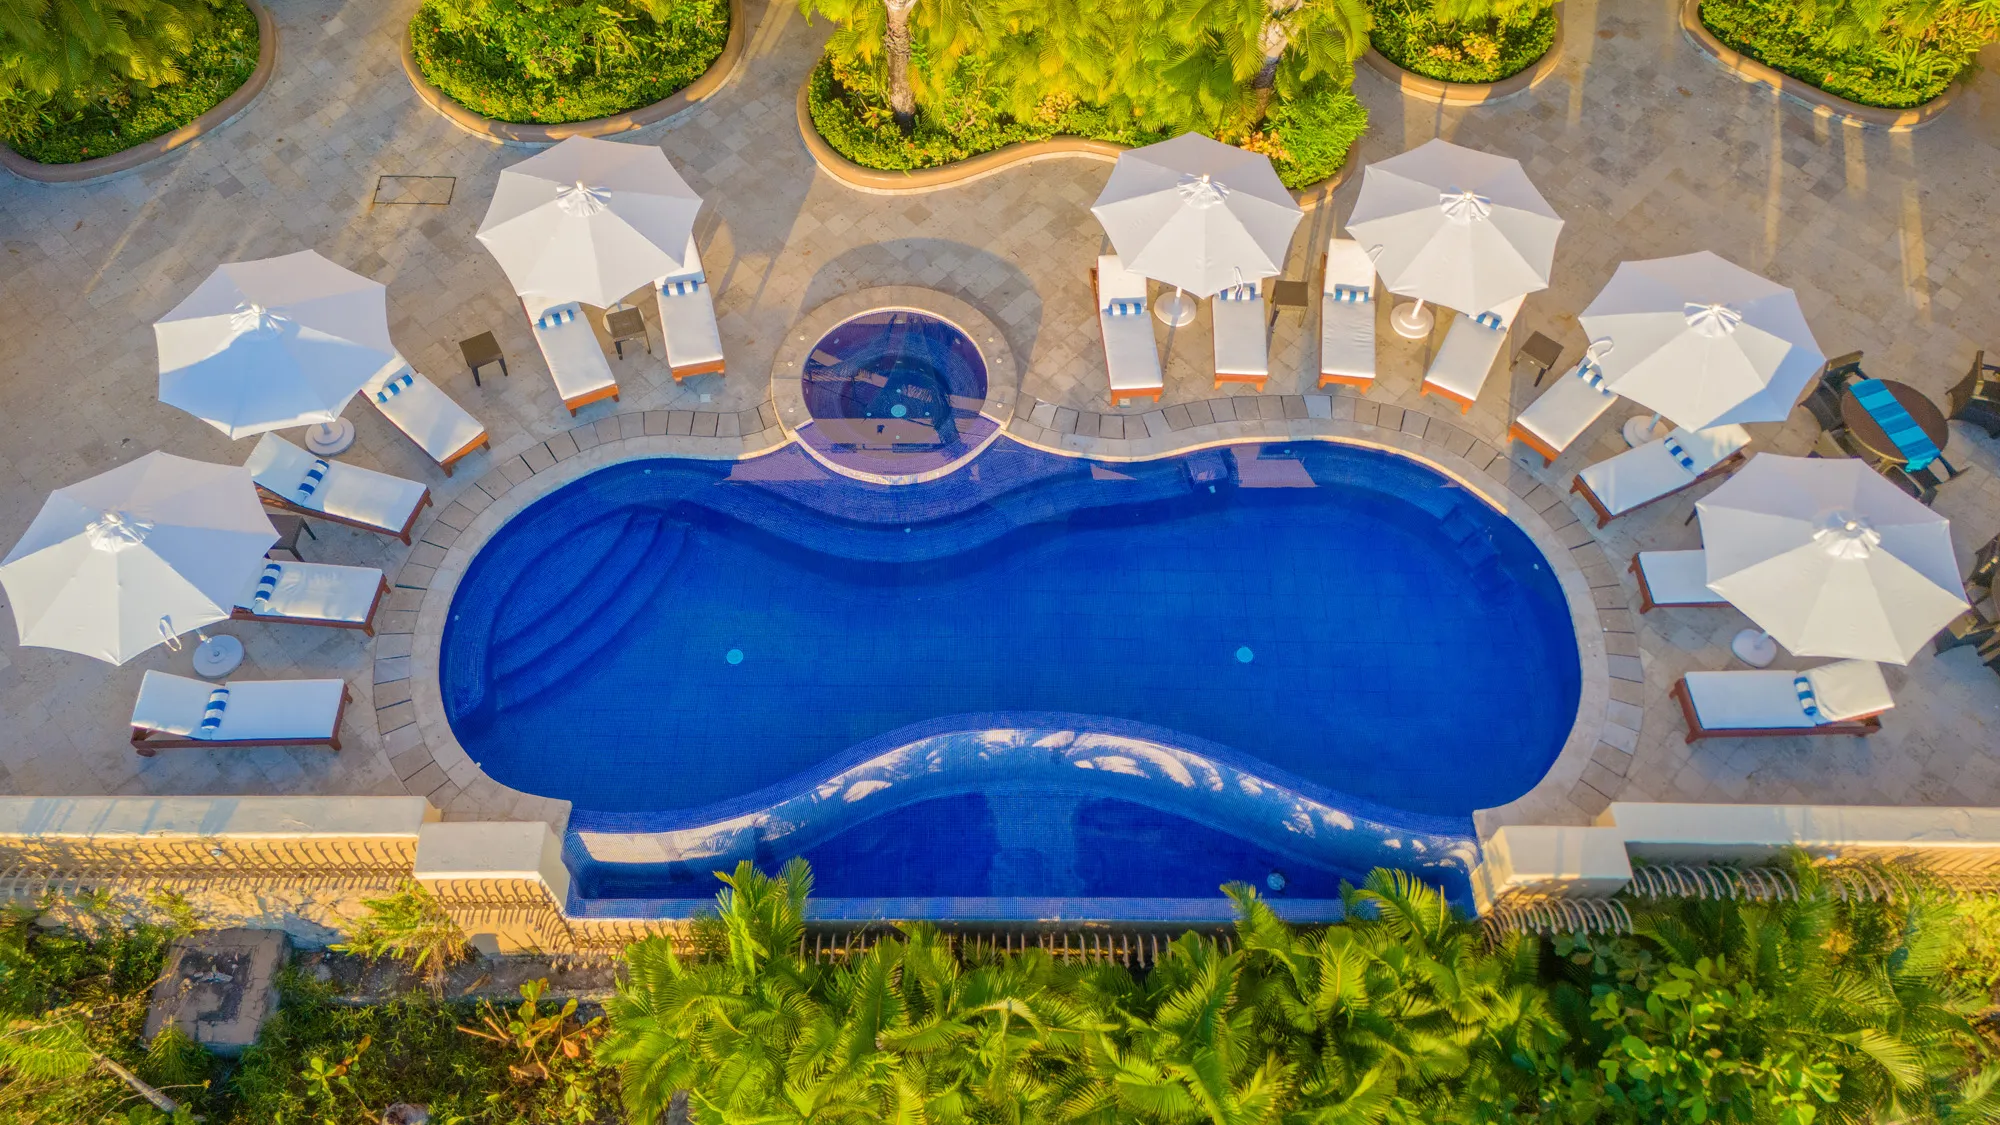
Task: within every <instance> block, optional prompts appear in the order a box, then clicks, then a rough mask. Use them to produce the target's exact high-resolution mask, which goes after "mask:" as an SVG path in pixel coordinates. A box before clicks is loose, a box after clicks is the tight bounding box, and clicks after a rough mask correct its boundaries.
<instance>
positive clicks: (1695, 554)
mask: <svg viewBox="0 0 2000 1125" xmlns="http://www.w3.org/2000/svg"><path fill="white" fill-rule="evenodd" d="M1631 571H1632V574H1633V576H1634V577H1636V578H1637V579H1638V580H1639V612H1640V613H1651V612H1653V610H1654V608H1655V607H1657V606H1666V607H1667V608H1668V609H1682V608H1687V607H1690V606H1718V605H1728V604H1729V603H1728V602H1726V601H1724V600H1723V599H1722V598H1721V597H1719V596H1718V595H1717V594H1716V592H1715V591H1714V590H1711V589H1709V588H1708V554H1707V552H1705V551H1698V550H1697V551H1640V552H1639V553H1638V554H1636V555H1633V556H1632V566H1631Z"/></svg>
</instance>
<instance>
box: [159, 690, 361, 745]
mask: <svg viewBox="0 0 2000 1125" xmlns="http://www.w3.org/2000/svg"><path fill="white" fill-rule="evenodd" d="M348 698H349V696H348V692H347V684H346V683H345V682H344V681H341V680H230V681H228V682H227V683H222V684H212V683H209V682H207V681H205V680H193V679H189V678H188V677H186V676H173V675H168V674H167V673H165V672H152V671H149V672H147V673H146V675H145V677H144V678H143V679H141V680H140V681H139V699H138V701H137V702H135V703H134V704H133V705H132V749H134V750H136V751H138V752H139V754H140V755H141V756H142V757H147V758H150V757H152V756H153V755H154V754H156V753H158V752H159V751H161V750H171V749H174V748H176V747H184V746H326V747H329V748H331V749H332V750H334V751H335V752H338V751H339V750H340V719H341V716H342V715H343V714H344V713H345V712H346V710H347V702H348Z"/></svg>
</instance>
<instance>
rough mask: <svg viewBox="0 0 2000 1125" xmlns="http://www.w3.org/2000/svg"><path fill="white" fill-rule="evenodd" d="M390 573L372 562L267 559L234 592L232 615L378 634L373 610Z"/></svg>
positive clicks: (387, 587) (380, 602)
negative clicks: (339, 563) (338, 563)
mask: <svg viewBox="0 0 2000 1125" xmlns="http://www.w3.org/2000/svg"><path fill="white" fill-rule="evenodd" d="M388 592H389V579H388V578H387V577H386V576H384V575H383V573H382V572H381V571H379V570H377V569H375V568H374V567H372V566H335V565H333V564H331V563H309V562H278V561H276V560H272V561H271V562H267V563H265V564H264V569H263V570H261V571H259V572H258V574H257V577H255V578H253V579H251V580H250V586H249V588H248V589H246V590H244V591H243V592H242V593H241V594H238V595H237V597H236V605H235V608H233V609H232V610H231V611H230V613H229V616H231V617H233V618H235V619H236V620H238V621H271V622H277V623H280V624H288V625H328V626H332V627H333V628H336V629H359V630H361V631H362V632H363V633H366V634H368V635H369V636H371V637H372V636H374V635H375V610H376V609H377V608H378V607H379V606H381V604H382V598H383V597H384V596H385V595H387V594H388Z"/></svg>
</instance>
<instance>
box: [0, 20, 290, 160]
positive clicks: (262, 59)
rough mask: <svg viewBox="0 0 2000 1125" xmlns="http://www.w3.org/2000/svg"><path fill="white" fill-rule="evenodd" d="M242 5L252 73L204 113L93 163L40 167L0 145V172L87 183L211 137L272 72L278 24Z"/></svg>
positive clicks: (246, 104) (252, 97) (275, 62)
mask: <svg viewBox="0 0 2000 1125" xmlns="http://www.w3.org/2000/svg"><path fill="white" fill-rule="evenodd" d="M243 6H244V7H246V8H248V9H250V13H251V14H252V15H254V16H256V17H257V69H255V70H253V71H251V72H250V77H249V78H246V79H244V80H243V85H241V86H238V87H237V88H236V90H235V92H234V93H231V94H230V95H229V96H228V97H226V98H224V99H222V100H221V101H219V102H217V103H215V105H214V107H212V108H211V109H210V110H209V111H208V112H207V113H204V114H202V115H201V116H200V117H197V118H195V119H194V120H193V121H190V122H188V123H187V124H185V125H183V126H181V127H180V128H178V129H175V130H174V131H173V132H171V133H162V134H160V135H159V136H157V137H154V138H153V139H152V140H150V141H141V142H140V143H138V144H136V145H133V146H132V147H131V148H128V149H126V150H125V151H123V152H114V153H112V154H111V155H110V156H100V157H97V158H96V159H94V160H79V161H77V162H76V163H74V164H43V163H42V162H41V161H39V160H30V159H28V158H27V157H25V156H22V155H21V154H20V153H18V152H15V151H14V150H13V149H11V148H8V147H7V146H6V145H0V167H5V168H6V169H7V170H8V171H9V172H12V173H14V174H15V175H16V176H19V177H21V178H22V179H24V180H33V181H35V182H36V183H42V184H87V183H93V182H95V181H97V180H104V179H109V178H110V177H112V176H117V175H121V174H123V173H126V172H130V171H131V170H132V169H134V168H137V167H139V166H141V165H144V164H149V163H151V162H153V161H155V160H158V159H159V158H161V157H163V156H166V155H167V154H168V153H171V152H173V151H175V150H176V149H179V148H180V147H181V146H183V145H185V144H187V143H188V142H190V141H193V140H195V139H196V138H198V137H201V136H203V135H205V134H208V133H213V132H215V131H216V130H217V129H220V128H222V127H223V126H224V125H227V124H229V123H230V122H231V121H234V120H236V119H237V118H238V117H240V116H242V114H243V111H244V110H246V109H249V108H250V103H251V102H252V101H254V100H255V99H256V97H257V95H258V94H260V93H262V92H263V90H264V87H265V85H266V84H268V83H269V82H270V81H271V72H272V71H274V70H276V69H277V67H278V21H276V20H274V19H272V18H271V13H270V12H269V11H268V10H266V9H265V7H264V5H262V4H260V3H258V2H257V0H243Z"/></svg>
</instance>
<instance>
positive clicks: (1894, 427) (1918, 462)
mask: <svg viewBox="0 0 2000 1125" xmlns="http://www.w3.org/2000/svg"><path fill="white" fill-rule="evenodd" d="M1849 389H1850V390H1852V391H1853V392H1854V397H1855V398H1856V399H1857V400H1859V401H1860V403H1861V407H1862V409H1864V410H1866V411H1868V416H1869V417H1871V418H1873V419H1875V422H1876V424H1877V425H1880V426H1881V427H1882V432H1883V433H1885V434H1888V435H1889V440H1890V441H1893V442H1895V443H1896V448H1897V449H1900V450H1902V451H1903V456H1904V457H1906V458H1908V459H1909V464H1908V466H1907V467H1908V468H1909V469H1911V470H1913V471H1914V470H1916V469H1922V468H1925V467H1927V466H1928V465H1929V464H1930V463H1931V462H1932V461H1935V460H1937V459H1938V455H1939V454H1940V453H1941V452H1942V451H1941V450H1939V449H1938V447H1937V443H1936V442H1934V441H1932V440H1931V436H1930V435H1929V434H1927V433H1925V432H1924V428H1923V427H1922V426H1919V425H1917V420H1916V419H1915V418H1912V417H1910V412H1909V411H1908V410H1905V409H1904V408H1903V404H1902V403H1900V402H1897V401H1896V395H1895V393H1894V392H1893V391H1891V390H1890V389H1889V388H1888V386H1887V385H1885V384H1884V383H1883V382H1882V380H1880V379H1863V380H1861V381H1859V382H1857V383H1855V384H1854V386H1852V387H1850V388H1849Z"/></svg>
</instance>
